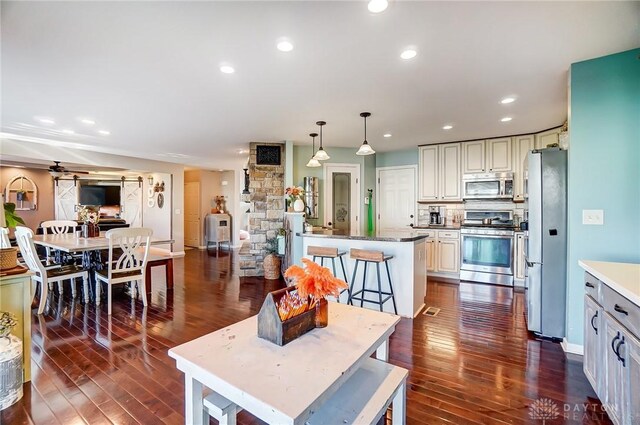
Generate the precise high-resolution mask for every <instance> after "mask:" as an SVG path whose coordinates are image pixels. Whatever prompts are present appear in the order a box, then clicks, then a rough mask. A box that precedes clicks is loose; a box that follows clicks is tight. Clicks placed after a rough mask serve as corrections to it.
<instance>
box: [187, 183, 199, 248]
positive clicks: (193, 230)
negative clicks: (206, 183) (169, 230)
mask: <svg viewBox="0 0 640 425" xmlns="http://www.w3.org/2000/svg"><path fill="white" fill-rule="evenodd" d="M200 222H201V220H200V182H191V183H185V184H184V244H185V245H187V246H195V247H199V246H200V235H201V234H202V232H201V231H200V229H202V226H201V225H200Z"/></svg>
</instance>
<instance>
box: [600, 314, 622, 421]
mask: <svg viewBox="0 0 640 425" xmlns="http://www.w3.org/2000/svg"><path fill="white" fill-rule="evenodd" d="M604 327H605V341H606V343H605V344H603V346H602V347H601V350H602V351H604V353H603V354H604V359H605V361H604V365H605V368H606V372H605V386H604V388H605V391H606V394H605V400H602V402H603V403H606V404H607V413H608V414H609V418H610V419H611V421H612V422H613V423H615V424H617V425H624V424H625V422H623V419H624V404H625V398H626V397H627V394H626V391H625V390H626V388H625V387H626V384H627V383H628V378H627V376H626V375H627V370H628V369H627V368H626V367H625V366H624V365H623V364H622V362H621V361H620V359H619V358H618V355H617V354H616V352H615V351H614V348H615V347H616V346H617V344H618V343H620V339H621V337H622V336H624V332H622V333H621V330H623V329H624V328H622V326H621V325H620V324H619V323H618V322H617V321H616V319H614V318H613V317H612V316H611V315H610V314H609V313H605V314H604Z"/></svg>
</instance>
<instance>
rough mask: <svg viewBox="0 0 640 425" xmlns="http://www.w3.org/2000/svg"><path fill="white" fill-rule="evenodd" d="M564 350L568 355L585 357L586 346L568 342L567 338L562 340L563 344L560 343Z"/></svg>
mask: <svg viewBox="0 0 640 425" xmlns="http://www.w3.org/2000/svg"><path fill="white" fill-rule="evenodd" d="M560 346H561V347H562V350H563V351H564V352H565V353H567V354H573V355H576V356H582V355H584V346H582V345H578V344H572V343H570V342H569V341H567V338H562V342H561V343H560Z"/></svg>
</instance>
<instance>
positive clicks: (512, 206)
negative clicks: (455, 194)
mask: <svg viewBox="0 0 640 425" xmlns="http://www.w3.org/2000/svg"><path fill="white" fill-rule="evenodd" d="M429 207H444V208H446V214H445V217H446V219H447V221H446V224H447V225H451V224H458V223H459V222H461V221H462V219H463V218H464V211H465V210H489V211H490V210H500V211H506V210H512V211H513V215H514V220H515V219H516V218H515V217H516V216H518V218H519V221H522V217H523V215H524V204H522V203H518V204H516V203H514V202H504V201H467V202H460V203H447V204H418V226H427V225H429Z"/></svg>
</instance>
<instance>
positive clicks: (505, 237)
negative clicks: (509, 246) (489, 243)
mask: <svg viewBox="0 0 640 425" xmlns="http://www.w3.org/2000/svg"><path fill="white" fill-rule="evenodd" d="M465 236H474V237H480V238H488V239H513V235H502V236H500V235H478V234H475V233H462V237H463V238H464V237H465Z"/></svg>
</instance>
